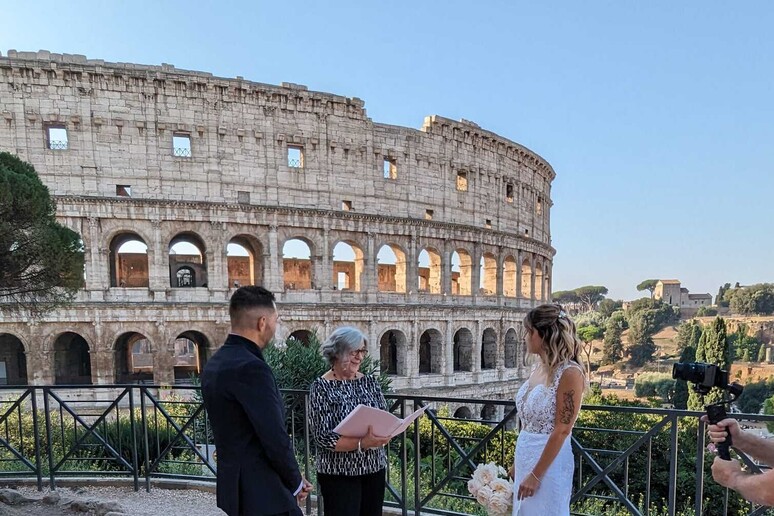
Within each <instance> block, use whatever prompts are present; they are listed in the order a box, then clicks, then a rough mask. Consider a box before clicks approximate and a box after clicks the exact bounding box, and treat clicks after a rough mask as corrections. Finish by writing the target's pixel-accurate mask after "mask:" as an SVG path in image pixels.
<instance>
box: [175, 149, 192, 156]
mask: <svg viewBox="0 0 774 516" xmlns="http://www.w3.org/2000/svg"><path fill="white" fill-rule="evenodd" d="M173 153H174V155H175V156H176V157H178V158H190V157H191V148H190V147H175V148H174V149H173Z"/></svg>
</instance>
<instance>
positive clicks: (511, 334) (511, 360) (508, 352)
mask: <svg viewBox="0 0 774 516" xmlns="http://www.w3.org/2000/svg"><path fill="white" fill-rule="evenodd" d="M518 350H519V337H518V334H517V333H516V330H514V329H513V328H510V329H509V330H508V331H507V332H505V367H508V368H512V367H518V363H519V361H518V354H519V351H518Z"/></svg>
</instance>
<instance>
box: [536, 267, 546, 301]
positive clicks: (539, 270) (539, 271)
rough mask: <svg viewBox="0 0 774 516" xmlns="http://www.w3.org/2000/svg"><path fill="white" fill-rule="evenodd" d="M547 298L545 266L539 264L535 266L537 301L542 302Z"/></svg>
mask: <svg viewBox="0 0 774 516" xmlns="http://www.w3.org/2000/svg"><path fill="white" fill-rule="evenodd" d="M544 298H545V296H544V293H543V266H542V265H541V264H540V263H539V262H538V263H537V264H536V265H535V299H537V300H538V301H542V300H543V299H544Z"/></svg>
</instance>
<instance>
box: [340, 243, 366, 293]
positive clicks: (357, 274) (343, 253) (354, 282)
mask: <svg viewBox="0 0 774 516" xmlns="http://www.w3.org/2000/svg"><path fill="white" fill-rule="evenodd" d="M363 262H364V260H363V251H362V249H360V248H359V247H357V246H356V245H353V244H350V243H348V242H339V243H338V244H336V247H334V248H333V285H334V288H336V290H351V291H353V292H360V289H361V285H360V279H361V277H362V274H363Z"/></svg>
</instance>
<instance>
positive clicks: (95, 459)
mask: <svg viewBox="0 0 774 516" xmlns="http://www.w3.org/2000/svg"><path fill="white" fill-rule="evenodd" d="M84 389H91V391H90V393H91V395H90V396H89V397H88V399H86V398H85V397H83V394H84ZM283 395H284V396H285V401H286V403H287V407H288V411H287V413H288V422H287V423H288V432H289V434H290V435H291V437H292V439H293V441H294V443H295V447H296V456H297V459H298V462H299V464H300V466H301V468H302V471H303V472H304V474H305V475H306V477H307V478H309V479H310V480H312V481H313V482H314V481H315V480H316V478H315V477H316V475H315V472H314V456H315V443H314V440H313V439H312V437H311V435H310V429H309V423H308V421H309V417H308V416H309V414H308V410H309V404H308V397H307V392H306V391H283ZM387 399H388V403H389V404H390V410H391V411H392V412H393V413H394V414H396V415H397V416H399V417H404V416H406V415H408V414H409V413H411V412H413V411H414V410H415V409H416V408H418V407H421V406H425V405H430V409H429V410H427V411H426V417H423V418H420V419H419V420H417V421H415V422H414V424H413V425H412V426H411V427H409V429H408V431H407V432H405V433H404V434H402V435H401V436H399V437H397V438H395V439H393V441H392V442H391V443H390V445H389V446H388V448H387V450H388V451H387V453H388V486H387V493H386V498H385V506H388V507H392V508H395V509H397V510H399V511H400V512H402V513H403V514H410V513H411V514H417V515H418V514H420V513H424V514H427V513H432V514H447V515H451V514H482V511H481V508H480V506H478V505H477V503H476V502H475V500H473V498H472V497H471V496H470V495H469V494H468V491H467V481H468V479H469V478H470V476H471V474H472V472H473V470H474V468H475V467H476V465H477V464H479V463H481V462H496V463H498V464H500V465H502V466H504V467H506V468H507V467H508V466H509V465H510V464H511V463H512V461H513V452H514V444H515V440H516V438H517V431H516V430H515V429H514V427H515V422H516V409H515V407H514V404H513V402H511V401H493V400H484V399H456V398H441V397H429V396H413V395H412V396H402V395H388V396H387ZM461 406H465V407H467V408H468V409H473V411H474V413H484V414H486V415H487V417H486V418H485V419H475V420H465V419H460V418H458V417H453V416H451V415H450V414H451V413H453V412H454V410H455V409H456V408H458V407H461ZM699 415H700V414H699V413H696V412H687V411H680V410H667V409H655V408H642V407H629V406H584V407H583V410H582V411H581V415H580V417H579V420H578V423H577V425H576V428H575V430H574V433H573V436H572V446H573V450H574V453H575V457H576V467H575V477H574V478H575V480H574V486H573V496H572V512H573V514H579V515H580V514H610V515H618V514H648V515H678V514H679V515H688V514H694V515H704V514H750V515H758V514H767V513H766V509H765V508H761V507H756V506H752V505H750V504H749V503H747V502H744V501H743V500H742V499H741V498H739V496H738V495H737V494H736V493H734V492H732V491H728V490H726V489H722V488H720V487H719V486H717V485H716V484H714V483H713V482H712V481H711V478H710V477H709V464H710V462H709V457H707V456H705V453H704V450H705V448H706V440H705V434H706V428H705V426H704V424H703V423H701V422H700V421H699V420H698V417H697V416H699ZM738 417H739V418H740V420H741V421H742V422H743V423H744V424H745V425H758V426H765V425H766V424H768V423H771V424H774V416H762V415H738ZM214 451H215V450H214V445H213V439H212V430H211V428H210V426H209V422H208V420H207V416H206V413H205V411H204V407H203V404H202V401H201V393H200V390H199V389H198V388H197V387H195V386H182V385H174V386H166V387H159V386H148V385H99V386H97V385H95V386H47V387H22V388H19V387H11V386H3V387H0V478H5V479H7V480H8V479H20V478H32V479H35V480H36V481H37V485H38V488H39V489H40V488H42V487H43V486H44V484H48V486H49V487H51V488H55V487H56V486H57V482H58V480H60V479H62V478H66V477H73V476H79V477H82V476H100V477H123V478H127V479H130V480H131V481H132V482H133V484H134V488H135V489H140V487H141V486H144V487H145V489H148V490H149V489H150V486H151V481H152V480H153V479H157V478H175V479H195V480H209V481H214V476H215V472H216V462H215V460H214V456H215V454H214ZM742 460H743V461H744V462H745V463H746V464H747V465H748V467H749V468H750V469H751V471H753V472H760V471H761V469H762V467H761V466H760V465H757V464H755V463H754V462H753V461H752V460H750V458H749V457H745V456H742ZM323 503H324V500H323ZM319 507H320V504H318V511H319ZM307 509H308V510H311V500H310V501H309V502H308V504H307Z"/></svg>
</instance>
